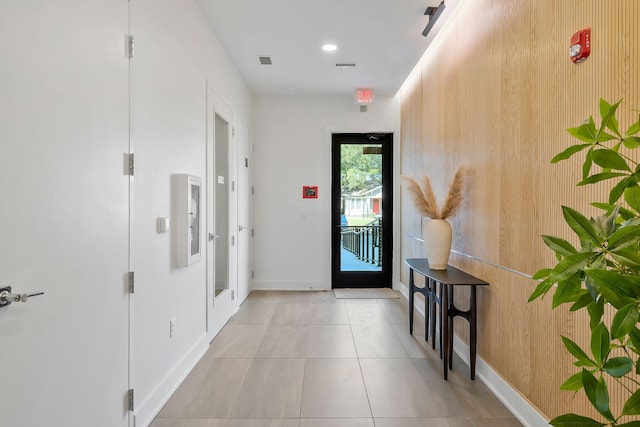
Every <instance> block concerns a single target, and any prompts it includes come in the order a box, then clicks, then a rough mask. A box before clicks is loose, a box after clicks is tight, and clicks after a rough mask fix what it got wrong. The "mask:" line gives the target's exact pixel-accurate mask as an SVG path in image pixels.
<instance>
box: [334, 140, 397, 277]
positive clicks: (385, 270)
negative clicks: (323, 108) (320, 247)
mask: <svg viewBox="0 0 640 427" xmlns="http://www.w3.org/2000/svg"><path fill="white" fill-rule="evenodd" d="M342 144H382V236H383V239H382V254H383V255H382V271H340V232H341V228H342V226H341V223H340V219H341V218H340V215H341V212H340V208H341V189H340V164H341V161H340V157H341V152H340V146H341V145H342ZM331 160H332V161H331V287H332V288H391V287H392V272H391V266H392V259H393V133H334V134H332V135H331Z"/></svg>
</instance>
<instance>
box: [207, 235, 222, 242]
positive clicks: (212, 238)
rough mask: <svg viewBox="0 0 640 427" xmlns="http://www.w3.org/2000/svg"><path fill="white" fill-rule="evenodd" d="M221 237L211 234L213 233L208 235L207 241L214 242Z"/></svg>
mask: <svg viewBox="0 0 640 427" xmlns="http://www.w3.org/2000/svg"><path fill="white" fill-rule="evenodd" d="M221 237H222V236H221V235H219V234H213V233H209V241H212V240H215V239H219V238H221Z"/></svg>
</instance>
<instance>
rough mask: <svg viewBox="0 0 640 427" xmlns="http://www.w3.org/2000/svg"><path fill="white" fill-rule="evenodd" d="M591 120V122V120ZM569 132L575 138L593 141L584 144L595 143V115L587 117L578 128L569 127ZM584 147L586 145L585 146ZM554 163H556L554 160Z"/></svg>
mask: <svg viewBox="0 0 640 427" xmlns="http://www.w3.org/2000/svg"><path fill="white" fill-rule="evenodd" d="M589 120H590V121H591V122H589ZM567 132H569V134H570V135H571V136H573V137H574V138H577V139H579V140H580V141H583V142H591V144H582V145H593V143H595V142H596V127H595V123H593V117H590V118H589V119H587V122H586V123H583V124H581V125H580V126H578V127H576V128H569V129H567ZM583 148H584V147H583ZM552 163H554V162H553V161H552Z"/></svg>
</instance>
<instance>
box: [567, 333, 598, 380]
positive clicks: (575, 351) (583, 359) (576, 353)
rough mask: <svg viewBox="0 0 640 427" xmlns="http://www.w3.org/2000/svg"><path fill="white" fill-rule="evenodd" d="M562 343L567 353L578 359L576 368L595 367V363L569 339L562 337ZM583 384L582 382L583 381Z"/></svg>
mask: <svg viewBox="0 0 640 427" xmlns="http://www.w3.org/2000/svg"><path fill="white" fill-rule="evenodd" d="M562 342H563V344H564V346H565V347H566V349H567V351H568V352H569V353H571V354H572V355H573V357H575V358H576V359H578V364H576V366H590V367H594V368H595V367H597V366H596V363H595V362H594V361H593V360H591V359H590V358H589V356H587V353H585V352H584V351H583V350H582V349H581V348H580V346H579V345H578V344H576V343H575V342H573V341H572V340H570V339H569V338H567V337H565V336H562ZM583 383H584V381H583Z"/></svg>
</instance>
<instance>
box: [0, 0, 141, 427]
mask: <svg viewBox="0 0 640 427" xmlns="http://www.w3.org/2000/svg"><path fill="white" fill-rule="evenodd" d="M0 28H1V30H0V52H2V55H1V58H0V69H1V70H2V71H1V72H0V74H1V75H2V81H1V82H0V85H1V86H2V88H1V89H0V92H1V93H2V95H1V97H2V101H1V102H0V148H1V154H0V200H1V202H0V206H1V207H0V288H1V287H6V286H12V292H13V293H20V294H22V293H34V292H39V291H42V292H44V295H42V296H37V297H32V298H29V299H28V300H27V302H26V303H21V302H13V303H12V304H11V305H8V306H4V307H0V425H3V426H12V427H41V426H51V425H64V426H68V427H76V426H77V427H84V426H88V425H91V426H94V427H124V426H127V425H128V424H129V412H128V409H127V406H126V393H127V389H128V303H129V296H128V293H127V290H126V289H127V288H126V277H127V274H126V273H127V270H128V257H129V242H128V239H129V237H128V218H129V201H128V197H129V195H128V188H129V178H128V177H127V176H126V175H125V170H124V162H123V160H124V155H125V153H127V152H128V150H129V148H128V127H129V124H128V59H127V57H126V55H125V52H124V38H125V35H126V34H127V33H128V2H127V1H126V0H117V1H114V0H64V1H56V2H52V1H49V0H30V1H28V2H25V1H22V0H3V3H2V13H0Z"/></svg>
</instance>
